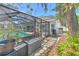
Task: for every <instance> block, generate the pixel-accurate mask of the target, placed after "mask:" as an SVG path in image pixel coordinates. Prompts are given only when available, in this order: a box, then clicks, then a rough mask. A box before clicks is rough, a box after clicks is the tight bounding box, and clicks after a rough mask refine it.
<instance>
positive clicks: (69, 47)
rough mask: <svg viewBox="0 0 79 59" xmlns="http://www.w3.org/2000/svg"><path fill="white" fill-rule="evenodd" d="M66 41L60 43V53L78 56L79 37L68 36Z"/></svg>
mask: <svg viewBox="0 0 79 59" xmlns="http://www.w3.org/2000/svg"><path fill="white" fill-rule="evenodd" d="M66 40H67V42H66V43H63V42H62V43H59V45H58V48H57V49H58V55H67V56H76V55H79V54H78V53H77V52H79V37H77V36H75V37H70V36H68V37H67V38H66Z"/></svg>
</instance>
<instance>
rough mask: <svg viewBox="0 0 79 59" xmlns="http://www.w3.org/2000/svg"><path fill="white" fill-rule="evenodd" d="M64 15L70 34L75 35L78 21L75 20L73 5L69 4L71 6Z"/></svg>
mask: <svg viewBox="0 0 79 59" xmlns="http://www.w3.org/2000/svg"><path fill="white" fill-rule="evenodd" d="M68 6H69V5H68ZM66 17H67V25H68V29H69V33H70V35H71V36H76V35H77V31H78V29H77V27H78V26H77V25H78V22H77V19H76V13H75V8H74V6H71V8H70V9H68V11H67V14H66Z"/></svg>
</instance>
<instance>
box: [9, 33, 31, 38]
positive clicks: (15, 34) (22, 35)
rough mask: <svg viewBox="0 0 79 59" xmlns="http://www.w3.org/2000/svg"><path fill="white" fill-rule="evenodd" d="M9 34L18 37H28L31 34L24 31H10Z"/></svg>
mask: <svg viewBox="0 0 79 59" xmlns="http://www.w3.org/2000/svg"><path fill="white" fill-rule="evenodd" d="M10 36H14V37H18V38H22V37H29V36H31V34H28V33H25V32H19V33H17V32H12V33H10Z"/></svg>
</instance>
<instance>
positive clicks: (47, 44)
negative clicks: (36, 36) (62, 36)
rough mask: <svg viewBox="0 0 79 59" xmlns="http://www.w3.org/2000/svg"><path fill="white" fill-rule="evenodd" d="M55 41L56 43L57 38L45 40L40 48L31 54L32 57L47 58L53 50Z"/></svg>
mask: <svg viewBox="0 0 79 59" xmlns="http://www.w3.org/2000/svg"><path fill="white" fill-rule="evenodd" d="M56 41H57V38H52V37H48V38H45V39H44V41H43V43H42V48H40V49H39V50H37V51H36V52H35V53H34V54H33V56H47V55H48V53H49V52H50V51H51V49H52V48H53V46H54V44H55V42H56Z"/></svg>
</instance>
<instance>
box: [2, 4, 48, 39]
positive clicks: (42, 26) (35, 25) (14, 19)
mask: <svg viewBox="0 0 79 59" xmlns="http://www.w3.org/2000/svg"><path fill="white" fill-rule="evenodd" d="M46 24H47V25H46ZM48 24H49V22H47V21H45V20H42V19H41V18H38V17H34V16H31V15H28V14H26V13H23V12H20V11H18V10H15V9H12V8H9V7H7V6H4V5H0V39H17V38H34V37H41V38H42V37H45V36H47V35H48V34H49V26H48ZM47 27H48V28H47ZM46 28H47V29H46Z"/></svg>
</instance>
